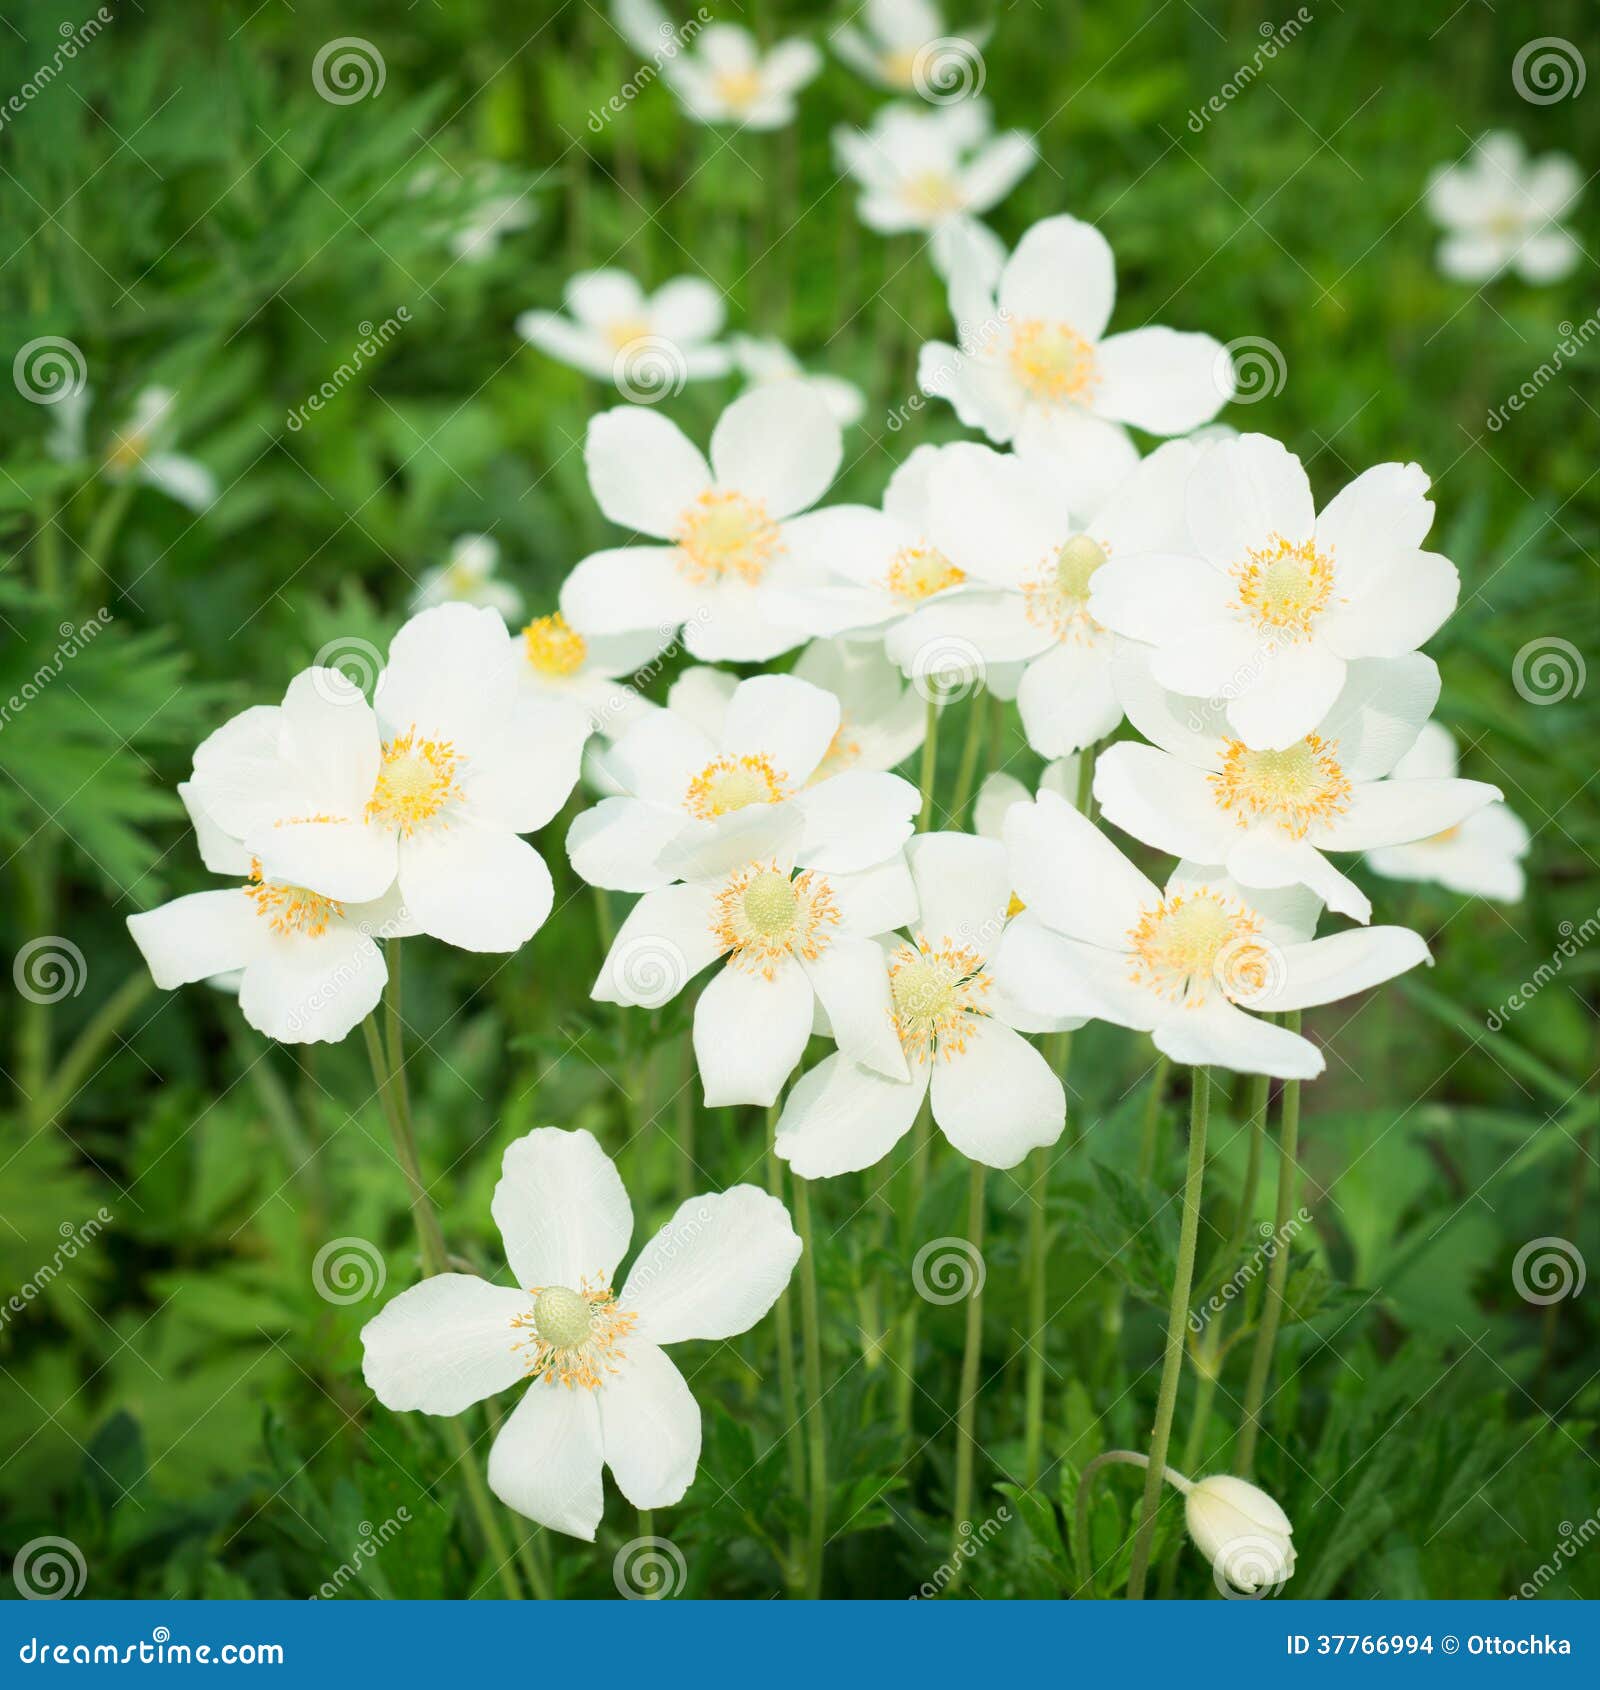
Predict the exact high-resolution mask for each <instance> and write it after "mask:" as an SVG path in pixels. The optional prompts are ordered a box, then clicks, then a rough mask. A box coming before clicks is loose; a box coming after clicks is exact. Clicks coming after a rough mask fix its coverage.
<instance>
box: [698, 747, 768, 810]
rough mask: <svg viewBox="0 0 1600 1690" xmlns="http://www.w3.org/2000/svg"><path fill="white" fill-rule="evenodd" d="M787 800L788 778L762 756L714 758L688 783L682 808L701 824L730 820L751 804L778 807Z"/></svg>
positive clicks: (756, 754)
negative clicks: (728, 818) (701, 822)
mask: <svg viewBox="0 0 1600 1690" xmlns="http://www.w3.org/2000/svg"><path fill="white" fill-rule="evenodd" d="M788 796H789V788H788V776H786V775H784V774H783V773H781V772H780V771H779V770H777V769H775V768H773V766H772V759H771V758H770V757H768V756H767V755H766V753H765V752H756V753H753V754H752V755H750V756H745V757H718V758H717V759H716V761H715V762H713V763H707V764H706V766H705V767H704V768H703V769H702V770H701V771H700V773H699V774H697V775H696V776H695V777H694V779H693V780H692V781H690V782H689V788H688V791H686V792H685V793H684V795H683V807H684V808H685V809H686V810H687V811H688V812H689V813H690V815H693V816H698V817H699V818H700V820H701V821H706V822H711V821H715V820H716V819H717V817H718V816H731V815H732V814H733V812H734V811H735V810H743V809H746V808H747V807H748V806H749V805H751V804H778V803H781V802H782V801H783V800H784V799H785V798H787V797H788Z"/></svg>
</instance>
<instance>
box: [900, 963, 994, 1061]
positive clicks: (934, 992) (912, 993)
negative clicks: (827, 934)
mask: <svg viewBox="0 0 1600 1690" xmlns="http://www.w3.org/2000/svg"><path fill="white" fill-rule="evenodd" d="M990 984H991V982H990V980H989V977H988V975H987V974H985V973H984V972H983V959H982V958H981V957H979V955H978V954H977V952H976V951H973V950H969V949H968V948H967V947H966V946H965V945H958V944H956V943H955V942H954V941H953V940H952V939H950V938H948V937H947V938H945V939H944V941H943V942H942V943H941V944H940V945H939V946H937V947H935V946H934V945H932V944H931V943H930V942H929V941H928V940H927V939H926V938H924V937H923V935H922V934H920V933H919V934H918V935H917V938H916V944H915V945H914V946H913V945H902V946H901V947H900V948H899V950H897V951H896V952H895V953H894V955H893V956H891V957H890V958H889V995H890V1000H891V1003H892V1005H893V1007H892V1008H891V1010H890V1012H889V1013H890V1015H891V1017H892V1019H893V1021H894V1030H895V1032H896V1033H898V1034H899V1035H900V1045H901V1048H902V1049H903V1050H904V1051H905V1053H906V1055H907V1056H908V1057H910V1058H911V1059H912V1060H913V1061H915V1062H926V1061H927V1060H928V1058H929V1057H930V1056H942V1057H944V1059H945V1060H946V1061H949V1060H950V1058H951V1057H953V1056H956V1055H958V1054H959V1053H960V1052H962V1051H964V1050H965V1049H966V1048H967V1037H968V1035H969V1034H970V1032H971V1031H972V1026H971V1022H972V1017H973V1016H975V1015H983V1014H985V1013H987V1012H986V1011H985V1010H984V1008H983V999H984V997H985V996H986V995H987V993H988V991H989V987H990Z"/></svg>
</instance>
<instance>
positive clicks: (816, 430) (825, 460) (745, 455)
mask: <svg viewBox="0 0 1600 1690" xmlns="http://www.w3.org/2000/svg"><path fill="white" fill-rule="evenodd" d="M843 456H844V440H843V437H842V436H841V434H840V432H839V425H838V423H836V422H835V421H834V420H833V417H832V415H831V414H830V413H829V411H828V407H827V406H826V404H824V403H823V401H822V400H821V399H820V398H819V397H818V396H817V395H816V394H815V393H813V392H812V391H811V390H810V389H809V388H807V387H806V386H805V384H804V383H803V382H797V381H790V382H782V381H777V382H768V383H764V384H763V385H762V386H760V387H757V388H754V389H752V390H751V391H750V392H749V393H745V394H742V395H741V396H740V397H739V398H737V399H735V400H734V402H733V403H732V404H731V405H730V406H729V407H728V408H727V410H725V411H724V412H723V413H722V416H721V417H720V418H719V419H718V422H717V426H716V430H715V432H714V433H713V434H712V436H711V462H712V465H713V467H714V468H715V470H716V476H717V485H718V486H719V487H722V488H725V489H729V490H732V491H736V492H740V493H743V494H744V495H745V496H746V497H747V498H752V499H759V500H760V501H761V502H762V503H763V504H764V505H765V506H766V510H767V515H768V516H769V517H772V518H773V519H774V520H776V521H780V522H781V521H782V520H783V518H784V517H786V516H793V515H794V514H795V513H796V512H797V511H803V510H805V509H806V508H807V507H808V506H810V505H814V504H815V503H816V502H817V500H818V499H820V498H821V497H822V495H823V494H824V493H825V492H826V491H827V490H828V484H829V482H831V481H832V480H833V478H834V476H835V475H836V474H837V473H838V470H839V460H840V459H841V458H842V457H843Z"/></svg>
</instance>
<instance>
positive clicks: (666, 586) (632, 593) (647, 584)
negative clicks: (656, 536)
mask: <svg viewBox="0 0 1600 1690" xmlns="http://www.w3.org/2000/svg"><path fill="white" fill-rule="evenodd" d="M681 556H682V554H681V553H680V552H679V550H678V548H677V547H676V546H616V547H613V548H612V549H610V550H609V551H603V552H591V553H590V554H589V556H588V557H586V558H585V559H584V560H583V561H582V562H581V563H580V564H579V565H578V566H577V568H576V569H574V570H573V571H572V573H571V574H570V575H569V576H568V577H567V578H566V580H565V582H563V583H562V587H561V614H562V615H563V616H564V617H566V619H567V621H568V623H569V624H570V625H571V626H572V627H574V628H582V629H585V630H589V631H592V632H594V633H597V634H621V633H627V632H631V631H633V630H634V629H640V628H651V629H666V630H670V629H673V628H676V627H677V626H678V625H679V624H680V623H682V622H688V621H689V620H691V618H693V617H694V616H696V615H697V614H698V613H699V611H700V607H701V604H702V603H703V600H704V594H703V592H702V591H701V589H699V588H698V587H696V586H695V585H694V584H693V582H691V581H690V580H689V579H688V577H687V576H685V575H684V573H683V571H682V570H681V569H680V568H679V567H678V560H679V558H680V557H681Z"/></svg>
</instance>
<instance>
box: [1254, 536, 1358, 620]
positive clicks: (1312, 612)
mask: <svg viewBox="0 0 1600 1690" xmlns="http://www.w3.org/2000/svg"><path fill="white" fill-rule="evenodd" d="M1229 573H1230V574H1231V575H1232V576H1233V578H1234V580H1235V581H1236V582H1238V584H1239V586H1238V609H1239V610H1240V611H1241V612H1242V613H1243V614H1244V616H1245V617H1246V618H1247V619H1249V620H1250V621H1252V622H1254V623H1255V625H1256V629H1257V631H1258V632H1260V633H1262V634H1275V635H1282V636H1284V637H1285V638H1286V639H1288V640H1290V641H1291V642H1292V641H1297V640H1303V639H1307V638H1309V637H1310V634H1311V630H1312V628H1313V627H1314V626H1315V624H1316V620H1317V618H1318V617H1319V616H1320V615H1321V614H1322V612H1323V611H1324V610H1325V609H1327V607H1328V602H1329V600H1330V599H1331V598H1332V597H1333V585H1334V567H1333V554H1332V553H1331V552H1319V551H1318V550H1317V548H1316V543H1315V541H1312V540H1300V541H1290V540H1286V539H1284V537H1283V536H1282V535H1281V534H1274V535H1272V536H1271V538H1270V539H1269V540H1268V541H1267V543H1266V545H1264V546H1262V547H1261V548H1260V549H1259V550H1252V551H1249V552H1247V553H1246V554H1245V561H1244V562H1243V563H1236V564H1235V565H1234V566H1233V568H1232V569H1231V570H1230V571H1229Z"/></svg>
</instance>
